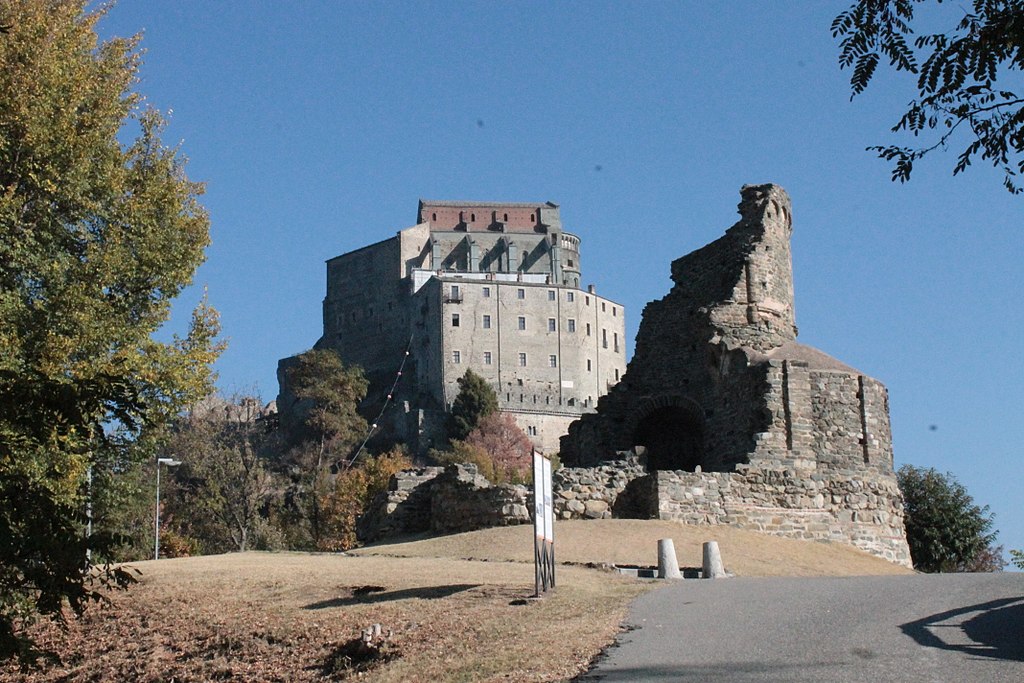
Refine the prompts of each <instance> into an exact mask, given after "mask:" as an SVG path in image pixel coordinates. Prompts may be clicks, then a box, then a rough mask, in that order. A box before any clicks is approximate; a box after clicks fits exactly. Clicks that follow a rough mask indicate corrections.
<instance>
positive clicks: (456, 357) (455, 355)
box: [452, 351, 462, 364]
mask: <svg viewBox="0 0 1024 683" xmlns="http://www.w3.org/2000/svg"><path fill="white" fill-rule="evenodd" d="M452 362H453V363H455V364H458V363H461V362H462V353H461V352H460V351H452Z"/></svg>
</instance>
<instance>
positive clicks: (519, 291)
mask: <svg viewBox="0 0 1024 683" xmlns="http://www.w3.org/2000/svg"><path fill="white" fill-rule="evenodd" d="M516 298H517V299H525V298H526V290H525V289H522V288H520V289H517V290H516Z"/></svg>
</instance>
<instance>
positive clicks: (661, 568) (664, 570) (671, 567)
mask: <svg viewBox="0 0 1024 683" xmlns="http://www.w3.org/2000/svg"><path fill="white" fill-rule="evenodd" d="M658 578H659V579H681V578H683V575H682V574H681V573H680V572H679V560H678V559H677V558H676V546H675V544H674V543H673V542H672V539H671V538H661V539H658Z"/></svg>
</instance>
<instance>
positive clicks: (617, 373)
mask: <svg viewBox="0 0 1024 683" xmlns="http://www.w3.org/2000/svg"><path fill="white" fill-rule="evenodd" d="M615 381H616V382H618V381H619V369H618V368H615Z"/></svg>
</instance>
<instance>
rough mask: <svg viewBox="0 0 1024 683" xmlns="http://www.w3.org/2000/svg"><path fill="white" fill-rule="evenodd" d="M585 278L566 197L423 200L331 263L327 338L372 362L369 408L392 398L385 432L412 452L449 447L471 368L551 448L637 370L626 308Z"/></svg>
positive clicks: (349, 355) (330, 344) (342, 351)
mask: <svg viewBox="0 0 1024 683" xmlns="http://www.w3.org/2000/svg"><path fill="white" fill-rule="evenodd" d="M581 277H582V270H581V265H580V239H579V237H577V236H576V235H573V234H571V233H568V232H565V231H563V230H562V224H561V217H560V214H559V207H558V206H557V205H556V204H552V203H550V202H548V203H544V204H529V203H486V202H449V201H426V200H422V201H420V203H419V209H418V212H417V217H416V224H415V225H414V226H412V227H409V228H406V229H404V230H400V231H399V232H398V233H397V234H396V235H395V236H394V237H392V238H390V239H387V240H384V241H382V242H378V243H376V244H372V245H369V246H367V247H363V248H362V249H358V250H356V251H352V252H349V253H347V254H342V255H341V256H337V257H335V258H333V259H330V260H329V261H328V262H327V295H326V297H325V299H324V302H323V336H322V337H321V338H320V340H319V341H318V342H317V344H316V346H317V347H318V348H333V349H335V350H337V351H338V353H339V355H340V356H341V358H342V359H343V360H344V361H345V362H346V363H348V364H356V365H359V366H361V367H362V368H363V369H364V371H365V372H366V374H367V377H368V378H369V380H370V385H371V388H370V394H369V396H368V397H367V402H366V405H365V406H364V412H366V413H367V414H376V412H377V410H378V409H379V408H384V406H385V403H387V409H386V410H385V411H384V414H383V415H382V418H381V420H380V421H379V424H378V428H379V429H380V430H381V431H385V432H388V433H389V434H390V435H392V436H394V437H395V438H397V439H401V440H403V441H405V442H406V443H408V444H410V446H411V447H413V448H414V450H417V451H422V450H424V449H426V448H429V447H431V446H438V445H441V444H442V443H443V439H444V424H445V422H446V418H447V411H448V409H449V408H450V406H451V403H452V401H453V400H454V398H455V396H456V395H457V393H458V384H457V381H458V379H459V378H460V377H462V375H463V374H465V372H466V370H467V369H472V370H473V371H474V372H476V373H477V374H479V375H481V376H483V377H484V378H485V379H486V380H487V381H488V382H490V384H491V386H492V387H493V388H494V390H495V392H496V393H497V396H498V402H499V407H500V409H501V410H502V411H504V412H508V413H510V414H511V415H512V416H513V417H514V418H515V420H516V422H517V423H518V424H519V426H520V427H521V428H522V429H523V431H524V432H526V433H527V435H528V436H529V437H530V439H531V440H532V441H533V442H534V444H535V445H536V446H537V447H538V448H541V449H543V450H545V451H547V452H549V453H554V452H557V450H558V444H559V438H560V437H561V436H562V435H564V434H565V433H566V430H567V429H568V426H569V424H570V423H571V422H572V421H574V420H575V419H577V418H579V417H580V416H581V415H583V414H586V413H588V412H592V411H593V410H594V408H595V406H596V403H597V400H598V399H599V398H600V397H601V396H603V395H604V394H606V393H607V392H608V391H609V390H610V389H611V387H612V386H614V384H615V383H616V382H617V381H618V380H619V378H620V377H621V376H622V374H623V373H624V372H625V368H626V359H625V311H624V310H623V307H622V305H621V304H618V303H616V302H614V301H611V300H609V299H606V298H604V297H601V296H598V295H597V293H596V291H595V289H594V287H593V286H592V285H591V286H589V287H587V288H586V289H583V288H581V284H580V283H581ZM288 363H289V359H284V360H283V361H281V364H280V366H279V371H278V375H279V380H280V381H281V385H282V393H281V397H280V398H279V401H278V405H279V406H280V407H281V409H282V412H284V411H285V410H286V409H287V405H288V404H289V402H290V397H289V395H288V391H287V386H286V384H287V382H286V378H285V375H284V370H285V369H286V368H287V367H288ZM399 372H401V375H400V376H399V375H398V374H397V373H399ZM396 380H397V382H396Z"/></svg>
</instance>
